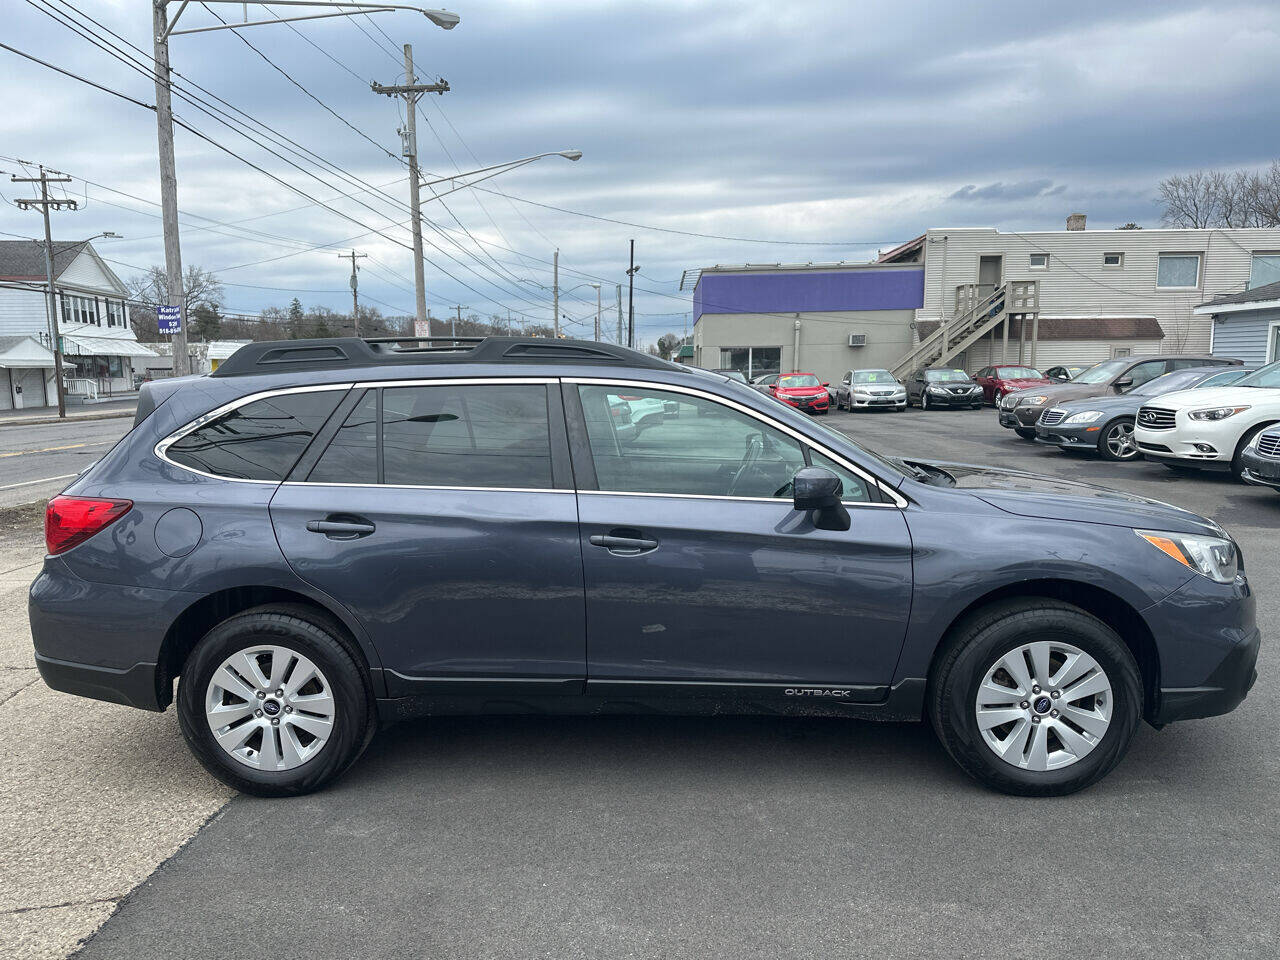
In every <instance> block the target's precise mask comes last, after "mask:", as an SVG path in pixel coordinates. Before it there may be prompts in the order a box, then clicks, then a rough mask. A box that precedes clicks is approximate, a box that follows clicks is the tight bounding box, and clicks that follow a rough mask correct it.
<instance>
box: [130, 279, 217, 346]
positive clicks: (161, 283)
mask: <svg viewBox="0 0 1280 960" xmlns="http://www.w3.org/2000/svg"><path fill="white" fill-rule="evenodd" d="M125 287H126V288H127V289H128V291H129V318H130V321H131V323H132V325H133V332H134V334H135V335H136V336H137V337H138V339H139V340H146V341H152V342H154V341H156V340H159V339H161V337H160V331H159V328H158V326H157V325H156V307H157V306H158V305H160V304H162V303H168V302H169V296H168V293H167V291H168V281H167V280H166V279H165V272H164V267H161V266H152V267H150V268H149V269H148V270H147V272H146V273H140V274H135V275H134V276H132V277H130V278H129V279H128V280H126V281H125ZM224 302H225V298H224V294H223V292H222V283H221V282H220V281H219V280H218V278H217V277H216V276H215V275H214V274H212V273H210V272H209V271H208V270H204V269H202V268H201V267H197V266H195V265H194V264H192V265H190V266H188V267H187V270H186V273H185V274H184V275H183V278H182V315H183V316H184V317H187V318H190V317H191V316H192V311H193V310H194V308H195V307H197V306H207V307H212V308H213V309H214V310H217V308H219V307H221V306H222V305H223V303H224Z"/></svg>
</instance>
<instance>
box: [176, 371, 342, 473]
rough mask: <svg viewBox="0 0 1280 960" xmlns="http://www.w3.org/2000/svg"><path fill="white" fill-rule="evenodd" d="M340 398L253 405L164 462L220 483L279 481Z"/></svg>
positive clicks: (182, 443)
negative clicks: (223, 480) (227, 480)
mask: <svg viewBox="0 0 1280 960" xmlns="http://www.w3.org/2000/svg"><path fill="white" fill-rule="evenodd" d="M343 393H344V391H342V390H315V391H307V392H303V393H285V394H280V395H279V396H275V397H266V398H264V399H262V400H254V401H252V402H250V403H246V404H245V405H244V406H242V407H238V408H236V409H235V410H232V411H231V412H230V413H227V414H224V415H223V416H221V417H219V418H218V419H216V420H213V421H211V422H209V423H206V424H205V425H204V426H202V427H198V428H197V429H195V430H193V431H191V432H190V433H188V434H187V435H186V436H184V437H182V438H180V439H179V440H176V441H174V442H173V443H171V444H170V445H169V448H168V449H167V450H166V451H165V456H167V457H168V458H169V459H170V460H172V461H174V462H175V463H180V464H182V465H183V466H185V467H190V468H191V469H192V470H199V471H201V472H202V473H212V474H214V475H216V476H219V477H231V478H234V479H241V480H283V479H284V478H285V476H286V474H288V472H289V471H290V470H291V469H293V465H294V463H295V462H297V459H298V457H299V456H301V454H302V451H303V450H305V449H306V447H307V444H308V443H310V442H311V438H312V437H314V436H315V434H316V431H317V430H319V429H320V427H321V426H323V425H324V422H325V421H326V420H327V419H329V415H330V414H331V413H333V411H334V408H335V407H337V405H338V401H339V400H341V399H342V395H343Z"/></svg>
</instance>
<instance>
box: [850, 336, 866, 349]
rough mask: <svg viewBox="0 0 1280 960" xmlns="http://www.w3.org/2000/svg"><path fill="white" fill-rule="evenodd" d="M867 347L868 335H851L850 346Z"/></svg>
mask: <svg viewBox="0 0 1280 960" xmlns="http://www.w3.org/2000/svg"><path fill="white" fill-rule="evenodd" d="M866 345H867V335H866V334H865V333H851V334H849V346H851V347H865V346H866Z"/></svg>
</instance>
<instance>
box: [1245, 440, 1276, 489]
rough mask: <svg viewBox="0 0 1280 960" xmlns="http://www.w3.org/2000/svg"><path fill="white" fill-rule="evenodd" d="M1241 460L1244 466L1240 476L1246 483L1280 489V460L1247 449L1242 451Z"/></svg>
mask: <svg viewBox="0 0 1280 960" xmlns="http://www.w3.org/2000/svg"><path fill="white" fill-rule="evenodd" d="M1240 462H1241V464H1243V466H1244V470H1243V471H1242V472H1241V474H1240V476H1241V478H1242V479H1243V480H1244V482H1245V483H1251V484H1253V485H1254V486H1258V487H1272V488H1274V489H1276V490H1280V460H1277V459H1276V458H1275V457H1264V456H1261V455H1260V454H1258V453H1257V452H1256V451H1254V450H1247V449H1246V450H1242V451H1241V452H1240Z"/></svg>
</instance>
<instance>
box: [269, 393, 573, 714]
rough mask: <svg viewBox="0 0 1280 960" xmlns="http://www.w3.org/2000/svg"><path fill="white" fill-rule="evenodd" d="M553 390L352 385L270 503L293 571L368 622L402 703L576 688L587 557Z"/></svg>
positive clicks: (557, 399) (390, 684) (390, 686)
mask: <svg viewBox="0 0 1280 960" xmlns="http://www.w3.org/2000/svg"><path fill="white" fill-rule="evenodd" d="M553 384H554V382H553V381H547V380H539V379H531V378H509V379H507V378H504V379H498V380H451V381H435V382H418V383H412V384H404V385H401V384H395V383H387V384H382V385H372V386H368V387H367V388H366V389H365V390H364V391H363V392H361V391H360V390H358V389H357V390H356V391H354V392H353V396H352V397H350V398H349V401H348V402H347V404H345V406H344V408H343V409H340V410H339V411H338V413H337V414H335V416H334V417H333V418H332V420H331V422H330V426H329V427H328V428H327V431H328V432H327V434H326V435H324V436H322V437H319V438H317V441H318V442H317V444H316V445H314V446H315V447H316V448H317V449H315V450H313V451H309V452H308V454H307V456H305V457H304V458H303V459H302V461H301V462H300V463H299V464H298V466H297V467H296V468H295V470H294V473H293V474H291V477H290V479H289V480H288V481H287V482H285V483H283V484H282V485H281V486H280V488H279V490H278V491H277V493H276V495H275V497H274V498H273V499H272V501H271V509H270V512H271V522H272V524H273V526H274V528H275V533H276V538H277V540H278V541H279V544H280V548H281V549H282V550H283V551H284V554H285V556H286V558H287V559H288V561H289V563H290V565H291V566H292V567H293V569H294V570H295V571H296V572H297V574H298V575H299V576H300V577H302V578H303V579H305V580H307V581H308V582H309V583H311V584H312V585H313V586H315V587H316V588H318V589H320V590H322V591H324V592H325V593H327V594H328V595H329V596H331V597H333V598H334V599H336V600H337V601H338V602H339V603H342V604H344V605H345V606H346V607H347V608H348V609H349V610H350V611H351V612H352V613H353V614H354V615H355V616H356V617H357V618H358V619H359V620H360V621H361V622H362V623H363V624H364V625H365V627H366V629H367V630H368V632H369V635H370V638H371V639H372V641H373V643H374V645H375V646H376V648H377V650H378V653H379V656H380V658H381V661H382V666H383V668H384V672H385V675H386V678H387V685H388V691H389V693H390V695H391V696H409V695H417V694H439V693H442V692H444V693H448V692H462V691H463V690H464V689H465V688H466V687H467V686H468V685H470V686H471V687H472V688H473V689H474V688H475V687H476V685H482V686H486V687H487V686H493V687H495V688H497V689H500V690H503V691H509V690H521V689H527V690H536V691H550V692H557V693H562V692H566V691H571V692H572V691H577V690H580V689H581V685H582V681H583V678H584V676H585V664H586V654H585V626H584V620H583V617H584V610H583V589H582V557H581V551H580V547H579V543H578V517H577V507H576V502H575V497H574V494H573V489H572V481H571V474H570V472H569V470H570V468H569V462H568V448H567V445H566V441H565V436H564V418H563V413H562V410H561V406H560V394H559V390H558V388H556V389H551V388H552V387H553Z"/></svg>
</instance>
